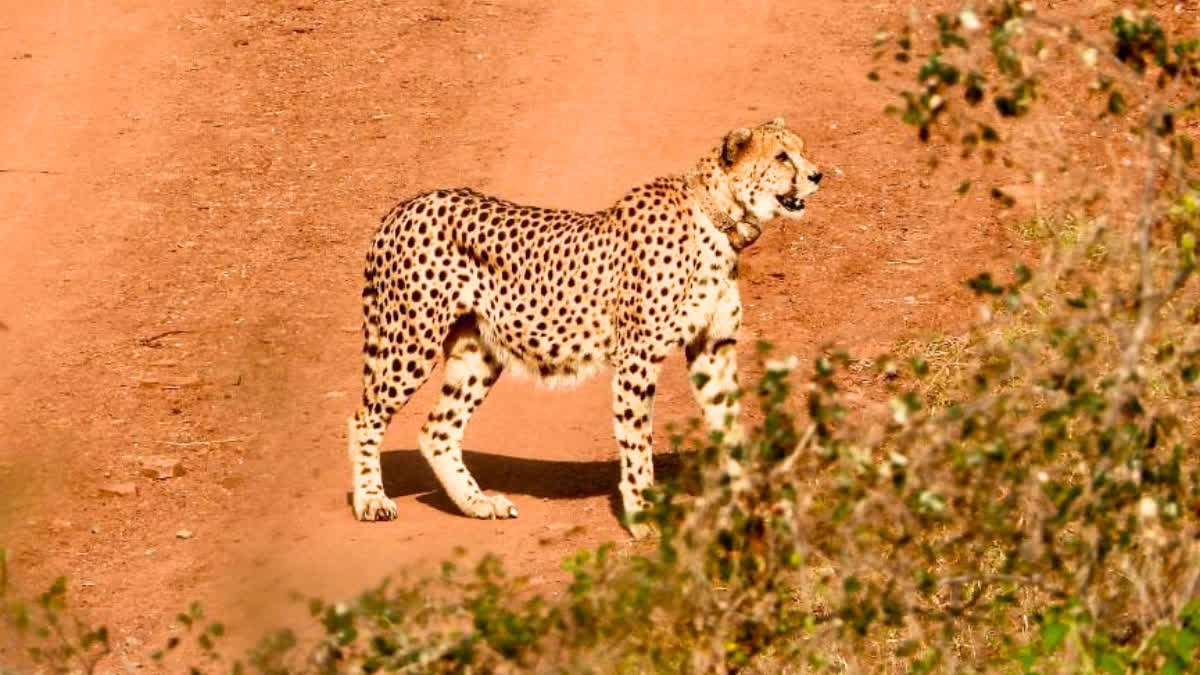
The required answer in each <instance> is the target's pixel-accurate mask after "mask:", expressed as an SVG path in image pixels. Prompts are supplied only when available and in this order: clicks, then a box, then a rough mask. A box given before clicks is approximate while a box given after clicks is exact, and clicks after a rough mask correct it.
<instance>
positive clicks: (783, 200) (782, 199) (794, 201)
mask: <svg viewBox="0 0 1200 675" xmlns="http://www.w3.org/2000/svg"><path fill="white" fill-rule="evenodd" d="M775 199H777V200H778V201H779V204H780V205H781V206H783V208H785V209H787V210H788V211H800V210H802V209H804V200H803V199H800V198H799V197H797V196H796V195H778V196H776V197H775Z"/></svg>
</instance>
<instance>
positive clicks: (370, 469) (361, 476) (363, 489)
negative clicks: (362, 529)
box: [347, 415, 397, 520]
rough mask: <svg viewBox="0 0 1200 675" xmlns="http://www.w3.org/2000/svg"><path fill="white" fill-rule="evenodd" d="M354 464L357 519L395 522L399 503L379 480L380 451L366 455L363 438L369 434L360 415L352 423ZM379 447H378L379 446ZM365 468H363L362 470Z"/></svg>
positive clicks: (380, 478)
mask: <svg viewBox="0 0 1200 675" xmlns="http://www.w3.org/2000/svg"><path fill="white" fill-rule="evenodd" d="M348 422H349V426H350V428H349V431H348V433H347V435H348V436H349V438H350V461H351V463H352V465H354V466H355V467H356V473H357V474H358V475H356V476H355V482H354V493H353V497H352V506H353V508H354V517H355V518H357V519H358V520H394V519H395V518H396V513H397V507H396V502H394V501H392V500H391V499H389V498H388V496H387V495H386V494H384V492H383V482H382V477H379V478H378V479H376V474H378V473H379V458H378V452H377V451H376V452H375V453H374V454H373V461H372V453H369V452H368V453H363V451H362V446H361V445H360V440H359V439H360V438H361V437H362V436H363V435H364V434H369V431H368V430H366V429H364V428H363V426H362V423H360V422H359V420H358V416H357V415H356V416H354V417H351V418H350V419H349V420H348ZM376 445H377V444H376ZM359 467H361V468H359Z"/></svg>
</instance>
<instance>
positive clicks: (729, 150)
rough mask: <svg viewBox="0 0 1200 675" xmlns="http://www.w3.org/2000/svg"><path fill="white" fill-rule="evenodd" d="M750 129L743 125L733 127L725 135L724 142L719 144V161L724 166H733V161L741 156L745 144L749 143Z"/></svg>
mask: <svg viewBox="0 0 1200 675" xmlns="http://www.w3.org/2000/svg"><path fill="white" fill-rule="evenodd" d="M750 136H751V133H750V130H749V129H746V128H745V127H743V128H741V129H734V130H733V131H731V132H729V135H727V136H726V137H725V142H724V143H722V144H721V163H722V164H724V165H725V166H733V163H734V162H736V161H738V158H739V157H741V156H742V152H744V151H745V150H746V146H747V145H749V143H750Z"/></svg>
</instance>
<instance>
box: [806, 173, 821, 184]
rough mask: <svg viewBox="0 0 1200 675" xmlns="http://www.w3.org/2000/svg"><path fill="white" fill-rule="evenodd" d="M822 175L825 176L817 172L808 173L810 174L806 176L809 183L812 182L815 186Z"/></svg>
mask: <svg viewBox="0 0 1200 675" xmlns="http://www.w3.org/2000/svg"><path fill="white" fill-rule="evenodd" d="M823 175H825V174H823V173H821V172H820V171H818V172H816V173H810V174H808V179H809V180H810V181H812V184H813V185H816V184H818V183H820V182H821V176H823Z"/></svg>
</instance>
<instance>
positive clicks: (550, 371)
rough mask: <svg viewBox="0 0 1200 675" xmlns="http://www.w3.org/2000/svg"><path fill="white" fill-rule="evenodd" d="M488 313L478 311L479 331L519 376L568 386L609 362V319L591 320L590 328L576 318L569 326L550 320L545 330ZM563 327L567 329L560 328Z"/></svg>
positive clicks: (491, 347) (548, 384) (489, 346)
mask: <svg viewBox="0 0 1200 675" xmlns="http://www.w3.org/2000/svg"><path fill="white" fill-rule="evenodd" d="M489 314H490V313H489V312H482V311H481V312H479V313H478V314H477V319H476V320H477V323H478V325H479V333H480V335H481V336H482V337H483V340H484V342H485V343H486V344H487V345H488V348H489V349H490V350H491V351H492V354H493V355H495V356H496V358H497V359H498V360H499V361H500V362H501V363H503V364H504V366H505V368H506V369H508V370H510V371H512V372H515V373H517V374H518V375H523V376H526V377H529V378H531V379H534V380H535V381H537V382H538V383H540V384H544V385H547V386H551V387H569V386H573V385H575V384H578V383H579V382H582V381H583V380H585V379H587V378H589V377H591V376H592V375H594V374H596V372H597V371H598V370H600V369H601V368H603V367H604V366H605V365H607V359H606V358H605V354H604V345H606V344H609V343H611V340H612V334H613V331H612V327H611V325H610V324H609V323H608V322H607V321H599V320H592V321H588V322H587V324H586V325H587V326H588V327H589V328H588V330H587V331H583V330H582V329H580V328H579V326H578V324H576V323H575V322H574V321H571V324H572V325H570V326H568V325H566V323H567V322H562V323H554V322H549V321H548V322H546V330H542V331H538V330H536V329H535V330H532V331H531V330H529V329H527V328H526V327H525V326H524V325H522V326H514V324H515V323H517V322H518V320H514V319H512V318H510V317H494V318H493V317H490V316H488V315H489ZM568 318H570V317H569V315H568ZM585 321H586V319H585ZM560 326H561V327H563V328H564V331H562V332H559V331H558V328H559V327H560Z"/></svg>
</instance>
